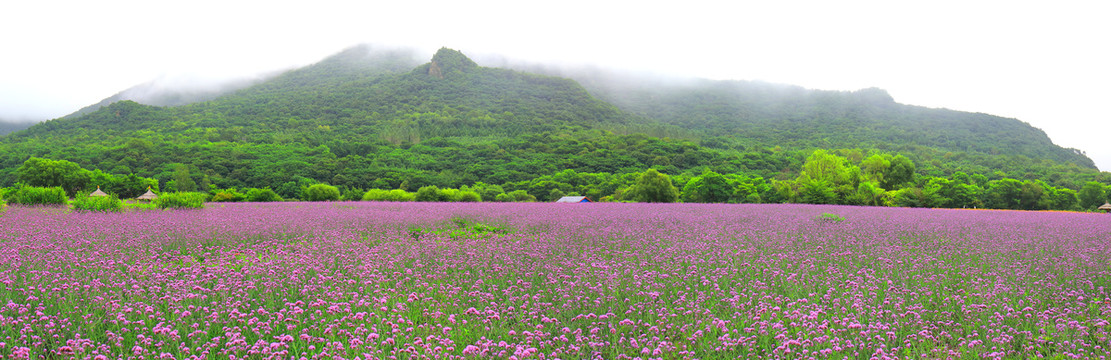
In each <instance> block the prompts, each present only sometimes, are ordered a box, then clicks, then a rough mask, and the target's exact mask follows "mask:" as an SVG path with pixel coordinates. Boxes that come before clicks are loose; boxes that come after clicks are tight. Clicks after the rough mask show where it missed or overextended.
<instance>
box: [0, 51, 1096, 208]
mask: <svg viewBox="0 0 1111 360" xmlns="http://www.w3.org/2000/svg"><path fill="white" fill-rule="evenodd" d="M547 73H548V74H549V75H539V74H536V73H530V72H525V71H515V70H508V69H503V68H489V67H482V66H479V65H478V64H476V63H475V62H474V61H472V60H471V59H469V58H467V57H466V56H465V55H463V54H462V53H460V52H458V51H454V50H450V49H446V48H445V49H440V51H438V52H437V53H436V54H435V55H434V56H433V57H432V59H431V61H430V62H427V63H424V64H419V65H418V64H417V63H416V62H415V61H414V60H413V57H412V53H409V52H405V51H375V50H373V49H370V48H367V47H356V48H352V49H348V50H346V51H344V52H341V53H339V54H337V55H335V56H332V57H329V58H327V59H325V60H323V61H321V62H319V63H317V64H314V65H311V66H307V67H304V68H300V69H295V70H291V71H288V72H285V73H283V74H280V75H277V76H274V77H271V78H268V79H267V80H265V81H262V82H259V83H255V84H252V85H250V86H246V87H244V88H241V89H238V90H234V91H225V92H222V93H220V95H219V96H217V97H215V98H212V99H208V100H205V101H199V102H193V101H194V100H196V99H192V100H188V101H182V102H188V104H183V105H179V106H152V105H149V104H147V105H144V104H141V103H139V102H134V101H118V102H114V103H111V104H109V105H107V106H104V107H100V108H97V109H95V110H92V111H90V112H87V113H84V114H77V115H74V116H69V117H65V118H60V119H55V120H51V121H47V122H44V123H41V124H38V125H36V126H33V127H31V128H29V129H27V130H25V131H21V132H18V133H14V134H11V135H9V136H6V137H4V138H3V139H0V149H2V151H0V185H10V184H12V183H14V182H15V181H16V180H17V178H16V175H15V169H16V168H18V167H19V166H20V165H21V164H22V163H23V162H24V161H25V160H27V159H28V158H30V157H32V156H35V157H42V158H49V159H58V160H62V159H64V160H70V161H73V162H76V163H78V164H79V165H80V166H82V167H85V168H89V169H100V170H103V171H105V172H111V173H116V174H130V173H134V174H136V175H139V176H143V177H153V178H156V179H159V180H160V181H162V182H163V184H164V185H166V183H167V182H169V181H170V180H172V179H175V178H176V179H182V177H183V176H184V177H185V178H187V179H189V180H190V181H189V182H195V183H196V184H198V185H200V186H201V188H207V187H208V186H216V187H220V188H228V187H267V186H269V187H272V188H274V189H275V190H277V191H279V193H281V194H282V195H283V196H287V197H296V194H298V193H299V189H300V188H302V187H304V186H305V185H306V184H310V183H315V182H325V183H331V184H333V185H338V186H343V187H350V188H363V189H366V188H398V187H403V188H409V189H416V188H417V187H420V186H424V185H437V186H441V187H459V186H462V185H468V184H473V183H475V182H485V183H487V184H512V183H520V182H528V181H532V180H534V179H538V178H541V177H543V176H548V175H551V174H554V173H558V172H560V171H563V170H574V171H577V172H579V173H594V174H601V173H605V174H614V175H618V174H627V173H633V172H639V171H643V170H644V169H646V168H650V167H651V168H655V169H658V170H660V171H661V172H664V173H670V174H683V173H686V174H697V173H699V172H702V171H703V170H705V169H713V170H715V171H718V172H722V173H729V174H748V175H751V176H758V177H763V178H768V179H792V178H794V177H795V176H796V175H798V174H799V172H800V171H801V169H802V165H803V162H804V160H805V159H806V158H807V156H808V155H809V154H810V153H811V152H812V151H813V150H815V149H833V150H836V149H843V151H841V152H839V153H840V154H846V156H848V157H849V159H850V160H852V161H855V162H859V161H861V159H863V158H864V157H867V156H870V155H873V154H880V153H883V154H903V155H905V156H906V157H908V158H909V159H910V160H911V161H913V163H914V164H917V168H916V171H918V172H919V173H921V174H924V175H933V176H948V175H950V174H953V173H955V172H958V171H963V172H964V173H979V174H984V175H986V176H987V178H989V179H998V178H1002V177H1014V178H1019V179H1028V180H1033V179H1040V180H1044V181H1045V182H1046V183H1049V184H1052V185H1054V186H1064V187H1069V188H1079V186H1080V185H1082V184H1083V183H1084V182H1085V181H1088V180H1092V179H1093V178H1094V177H1095V176H1097V174H1098V172H1097V171H1096V170H1095V169H1094V167H1093V166H1092V162H1091V160H1089V159H1088V158H1086V157H1085V156H1083V155H1081V154H1078V153H1075V152H1073V151H1072V150H1070V149H1063V148H1060V147H1057V146H1056V145H1053V144H1052V143H1051V142H1050V141H1049V139H1048V137H1046V136H1045V134H1044V133H1043V132H1041V131H1040V130H1038V129H1036V128H1033V127H1031V126H1029V125H1028V124H1025V123H1022V122H1020V121H1017V120H1014V119H1005V118H999V117H994V116H990V115H985V114H972V113H964V112H957V111H950V110H942V109H927V108H922V107H916V106H909V105H902V104H898V103H895V102H894V101H893V99H891V97H890V96H888V95H887V93H886V92H884V91H882V90H878V89H866V90H861V91H856V92H834V91H816V90H806V89H802V88H798V87H792V86H786V85H775V84H766V83H759V82H743V81H705V80H690V81H681V82H663V81H653V80H638V79H632V78H622V77H621V76H615V75H612V74H606V73H584V72H579V73H568V74H566V75H567V76H569V77H572V78H574V79H577V81H576V80H571V79H569V78H567V77H560V76H553V75H552V74H554V73H555V72H547ZM170 97H173V96H170ZM178 99H182V98H181V97H180V96H179V97H178ZM162 104H167V105H169V103H166V102H163V103H162ZM175 104H176V103H175ZM854 154H855V155H854ZM885 156H888V158H890V156H889V155H885ZM691 176H693V175H687V177H688V178H689V177H691ZM889 190H891V189H889Z"/></svg>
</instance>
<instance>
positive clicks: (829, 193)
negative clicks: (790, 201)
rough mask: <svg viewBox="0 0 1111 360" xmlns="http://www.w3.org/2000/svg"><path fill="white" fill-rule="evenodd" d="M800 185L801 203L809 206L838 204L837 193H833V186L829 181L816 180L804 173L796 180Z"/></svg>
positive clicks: (799, 195)
mask: <svg viewBox="0 0 1111 360" xmlns="http://www.w3.org/2000/svg"><path fill="white" fill-rule="evenodd" d="M795 183H796V184H797V185H798V187H799V190H798V197H799V201H802V202H803V203H807V204H836V203H837V193H835V192H834V191H833V184H832V183H831V182H830V181H829V180H825V179H814V178H811V177H810V175H809V174H806V173H803V174H802V176H799V178H798V180H795Z"/></svg>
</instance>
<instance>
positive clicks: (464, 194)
mask: <svg viewBox="0 0 1111 360" xmlns="http://www.w3.org/2000/svg"><path fill="white" fill-rule="evenodd" d="M455 201H460V202H480V201H482V197H481V196H479V195H478V193H476V192H474V191H460V192H459V193H458V194H456V195H455Z"/></svg>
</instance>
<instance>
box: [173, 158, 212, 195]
mask: <svg viewBox="0 0 1111 360" xmlns="http://www.w3.org/2000/svg"><path fill="white" fill-rule="evenodd" d="M174 188H175V189H176V190H177V191H183V192H190V191H197V183H196V182H195V181H193V177H192V176H191V175H190V174H189V167H188V166H186V165H183V164H176V165H174ZM203 190H208V189H203Z"/></svg>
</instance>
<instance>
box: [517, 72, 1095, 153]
mask: <svg viewBox="0 0 1111 360" xmlns="http://www.w3.org/2000/svg"><path fill="white" fill-rule="evenodd" d="M506 65H507V66H513V67H514V68H518V69H523V70H527V71H533V72H538V73H545V74H552V75H556V76H564V77H568V78H572V79H575V80H576V81H578V82H579V83H581V84H582V85H583V86H584V87H586V88H587V89H588V90H589V91H590V92H591V93H592V94H594V95H595V96H597V97H598V98H600V99H602V100H605V101H608V102H610V103H612V104H614V105H616V106H618V107H619V108H621V109H622V110H625V111H627V112H630V113H633V114H637V115H640V116H644V117H647V118H652V119H657V120H660V121H662V122H664V123H668V124H673V125H676V126H679V127H682V128H684V129H688V130H692V131H698V132H700V133H701V134H702V135H703V136H702V137H703V138H704V139H707V140H710V142H711V143H712V144H713V145H715V146H721V145H723V144H728V145H729V146H734V147H735V146H741V147H745V146H747V147H756V148H760V147H776V146H779V147H784V148H827V149H851V148H863V149H869V148H874V149H881V150H885V151H891V152H900V153H907V154H908V155H913V154H923V155H925V156H920V157H918V158H919V160H922V161H928V160H929V159H930V158H932V157H934V156H946V154H949V155H948V156H953V155H954V154H961V155H960V156H963V157H970V158H975V160H974V161H972V163H970V164H967V165H968V168H964V169H944V172H945V173H952V172H954V171H959V170H963V171H966V172H992V171H995V170H997V169H999V166H998V165H999V163H998V161H991V160H989V159H988V158H999V157H1002V158H1005V159H1007V160H1006V161H1008V162H1011V161H1019V162H1029V161H1035V162H1038V161H1040V160H1050V161H1052V162H1055V163H1067V164H1074V165H1076V166H1078V167H1080V168H1085V169H1094V168H1095V164H1094V163H1093V162H1092V160H1091V159H1089V158H1088V157H1087V156H1086V155H1084V153H1083V152H1082V151H1080V150H1077V149H1071V148H1063V147H1060V146H1057V145H1056V144H1054V143H1053V142H1052V141H1051V140H1050V138H1049V136H1048V135H1046V134H1045V132H1044V131H1042V130H1041V129H1038V128H1035V127H1033V126H1031V125H1030V124H1028V123H1025V122H1022V121H1019V120H1017V119H1011V118H1003V117H999V116H994V115H989V114H983V113H969V112H962V111H954V110H948V109H931V108H926V107H921V106H913V105H906V104H900V103H897V102H895V100H894V99H893V98H892V97H891V95H889V94H888V93H887V92H886V91H884V90H882V89H877V88H869V89H861V90H857V91H827V90H812V89H805V88H802V87H799V86H793V85H784V84H773V83H766V82H760V81H736V80H724V81H715V80H705V79H683V78H669V77H662V76H656V75H646V74H638V73H630V72H622V71H613V70H609V69H599V68H590V67H579V68H574V67H552V66H545V65H542V64H509V63H506ZM988 164H990V166H989V165H988ZM992 168H995V169H992Z"/></svg>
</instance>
